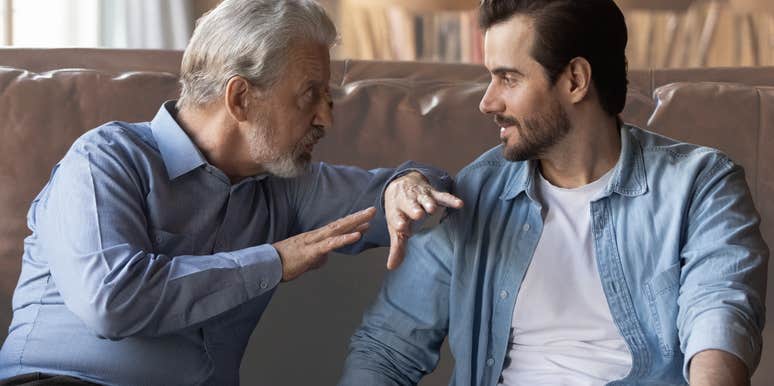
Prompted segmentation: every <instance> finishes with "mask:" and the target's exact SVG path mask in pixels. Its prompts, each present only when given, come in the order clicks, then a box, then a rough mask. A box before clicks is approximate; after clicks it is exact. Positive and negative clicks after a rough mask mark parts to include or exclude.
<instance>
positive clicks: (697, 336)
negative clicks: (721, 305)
mask: <svg viewBox="0 0 774 386" xmlns="http://www.w3.org/2000/svg"><path fill="white" fill-rule="evenodd" d="M705 350H722V351H725V352H728V353H729V354H733V355H735V356H736V357H737V358H739V359H740V360H741V361H742V362H744V364H745V365H747V368H748V369H749V371H750V374H752V371H753V369H755V368H756V367H757V366H758V362H760V355H761V339H760V334H759V333H758V332H757V331H756V330H754V329H753V328H751V327H750V326H745V325H742V324H741V323H740V322H739V321H738V318H737V317H736V316H734V315H731V314H729V313H728V312H725V311H716V312H706V313H705V314H704V315H703V316H701V317H700V318H698V319H697V320H696V321H695V322H694V324H693V330H692V332H691V335H690V338H689V339H688V342H687V344H686V347H685V359H684V361H683V377H684V378H685V380H686V381H687V380H688V375H689V374H690V373H689V367H690V363H691V359H693V357H694V356H695V355H696V354H698V353H700V352H702V351H705Z"/></svg>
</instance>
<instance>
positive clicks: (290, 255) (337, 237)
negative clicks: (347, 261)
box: [272, 207, 376, 281]
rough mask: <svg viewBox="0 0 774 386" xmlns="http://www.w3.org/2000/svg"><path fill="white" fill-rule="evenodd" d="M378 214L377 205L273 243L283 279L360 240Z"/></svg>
mask: <svg viewBox="0 0 774 386" xmlns="http://www.w3.org/2000/svg"><path fill="white" fill-rule="evenodd" d="M375 214H376V209H375V208H374V207H370V208H367V209H364V210H361V211H360V212H356V213H353V214H351V215H349V216H347V217H342V218H340V219H338V220H336V221H334V222H332V223H330V224H328V225H325V226H323V227H322V228H317V229H315V230H313V231H309V232H306V233H301V234H299V235H296V236H293V237H290V238H287V239H285V240H282V241H278V242H276V243H274V244H272V246H273V247H274V249H276V250H277V253H279V256H280V259H281V260H282V281H290V280H293V279H295V278H297V277H299V276H301V274H303V273H304V272H306V271H309V270H312V269H317V268H320V267H322V266H323V265H324V264H325V262H326V261H328V253H330V252H331V251H333V250H334V249H338V248H341V247H343V246H346V245H349V244H352V243H354V242H357V241H358V240H360V237H361V236H362V235H363V232H365V231H366V230H367V229H368V223H369V221H371V220H372V219H373V218H374V215H375Z"/></svg>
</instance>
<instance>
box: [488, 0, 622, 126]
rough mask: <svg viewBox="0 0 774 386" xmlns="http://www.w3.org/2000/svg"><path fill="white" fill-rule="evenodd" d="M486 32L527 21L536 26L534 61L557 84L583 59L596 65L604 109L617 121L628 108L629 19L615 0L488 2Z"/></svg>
mask: <svg viewBox="0 0 774 386" xmlns="http://www.w3.org/2000/svg"><path fill="white" fill-rule="evenodd" d="M479 8H480V9H479V11H480V13H479V24H480V25H481V29H482V30H487V29H489V28H491V27H492V26H493V25H495V24H498V23H500V22H503V21H506V20H508V19H510V18H511V17H513V16H514V15H525V16H527V17H530V18H531V19H532V20H533V21H534V26H535V41H534V42H533V43H532V50H531V54H532V57H533V58H534V59H535V61H537V62H538V63H540V65H541V66H543V68H544V69H545V71H546V74H547V76H548V79H549V80H550V81H551V84H555V83H556V81H557V80H558V78H559V75H560V74H561V73H562V71H564V69H565V68H566V67H567V65H568V64H569V63H570V61H571V60H572V59H574V58H577V57H582V58H584V59H586V60H587V61H588V62H589V63H590V64H591V78H592V82H593V84H594V87H595V89H596V90H597V94H598V95H599V102H600V104H601V105H602V108H603V109H604V110H605V111H606V112H607V113H609V114H610V115H613V116H617V115H618V114H620V113H621V111H623V108H624V104H625V103H626V87H627V85H628V80H627V78H626V72H627V61H626V43H627V40H628V34H627V31H626V21H625V20H624V16H623V13H622V12H621V10H620V9H619V8H618V6H617V5H616V4H615V3H614V2H613V0H482V1H481V6H480V7H479Z"/></svg>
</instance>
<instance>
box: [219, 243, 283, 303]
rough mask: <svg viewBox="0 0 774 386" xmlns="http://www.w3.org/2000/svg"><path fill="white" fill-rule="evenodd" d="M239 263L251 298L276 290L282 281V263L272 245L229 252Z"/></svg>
mask: <svg viewBox="0 0 774 386" xmlns="http://www.w3.org/2000/svg"><path fill="white" fill-rule="evenodd" d="M229 254H230V255H231V256H232V257H233V258H234V260H236V261H237V262H238V263H239V266H240V268H239V272H240V273H241V274H242V281H243V283H244V285H245V290H246V291H247V295H248V297H249V298H254V297H256V296H260V295H263V294H264V293H266V292H268V291H270V290H272V289H274V287H276V286H277V284H278V283H279V282H280V280H281V279H282V261H281V260H280V257H279V253H277V250H276V249H274V247H273V246H271V245H270V244H263V245H258V246H255V247H250V248H245V249H240V250H238V251H233V252H229Z"/></svg>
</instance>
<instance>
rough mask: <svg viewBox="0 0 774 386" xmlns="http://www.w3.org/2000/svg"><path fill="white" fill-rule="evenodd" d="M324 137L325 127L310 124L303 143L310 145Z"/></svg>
mask: <svg viewBox="0 0 774 386" xmlns="http://www.w3.org/2000/svg"><path fill="white" fill-rule="evenodd" d="M323 137H325V129H323V128H322V127H320V126H312V130H311V131H310V132H309V134H307V135H306V137H304V140H303V143H304V145H311V144H313V143H315V142H317V141H319V140H320V139H322V138H323Z"/></svg>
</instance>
